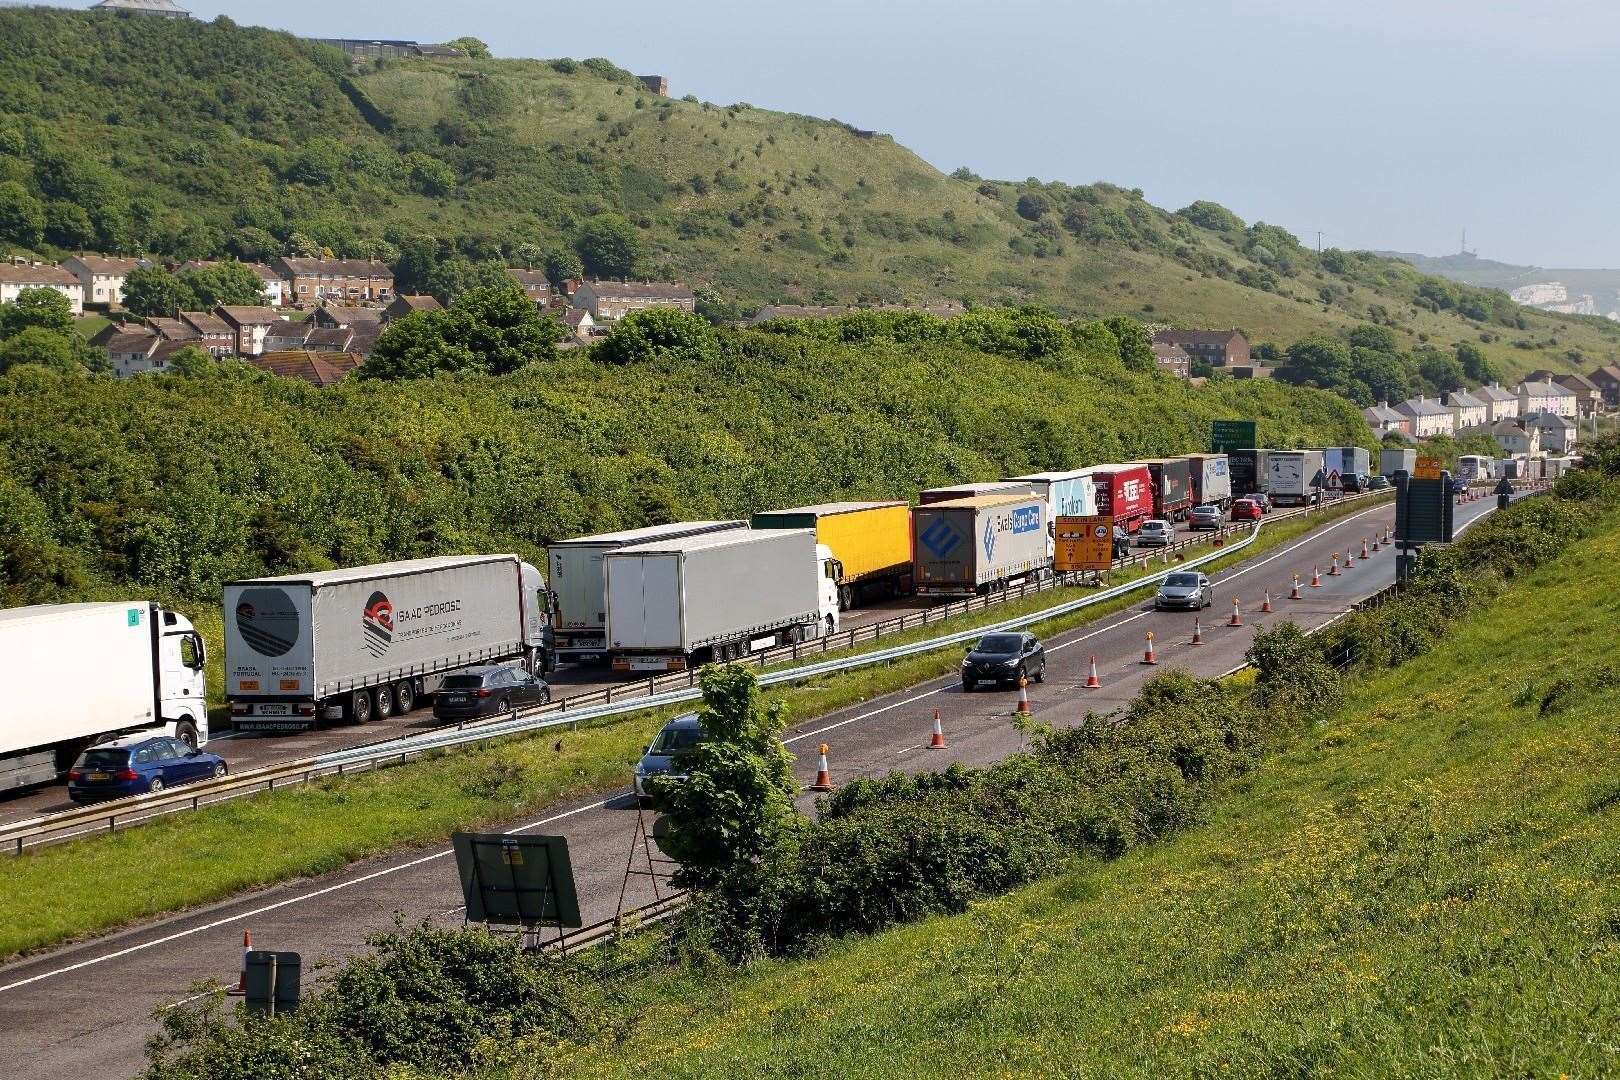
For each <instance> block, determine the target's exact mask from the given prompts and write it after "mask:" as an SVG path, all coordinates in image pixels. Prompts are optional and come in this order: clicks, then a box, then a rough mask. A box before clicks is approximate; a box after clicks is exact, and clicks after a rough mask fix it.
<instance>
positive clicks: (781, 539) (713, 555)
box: [603, 529, 838, 672]
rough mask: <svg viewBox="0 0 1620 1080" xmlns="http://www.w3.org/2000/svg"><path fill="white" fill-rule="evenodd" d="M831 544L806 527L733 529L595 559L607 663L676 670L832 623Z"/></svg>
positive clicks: (829, 628)
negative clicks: (603, 586)
mask: <svg viewBox="0 0 1620 1080" xmlns="http://www.w3.org/2000/svg"><path fill="white" fill-rule="evenodd" d="M832 561H833V556H832V552H831V551H830V550H829V549H828V548H827V547H826V545H824V544H818V543H816V533H815V530H813V529H737V530H726V531H724V532H716V533H705V534H703V535H701V536H683V537H677V538H675V539H670V540H659V541H654V542H653V543H649V544H637V545H635V546H633V547H626V548H619V549H618V550H617V551H611V552H609V553H608V555H607V558H606V559H605V560H604V561H603V569H604V572H605V574H606V577H607V628H608V655H609V657H610V658H611V660H612V664H613V670H615V671H638V672H656V671H681V670H684V669H686V668H688V667H691V666H694V665H696V664H700V663H706V662H708V661H710V660H714V661H718V662H722V663H724V662H726V661H730V660H736V659H738V658H740V657H742V656H745V655H747V654H748V653H750V652H754V651H756V650H759V649H769V648H773V647H775V646H778V645H788V644H792V643H794V642H799V641H804V640H807V639H810V638H816V637H821V636H824V635H829V634H833V633H836V632H837V631H838V587H837V583H836V582H835V580H834V578H833V576H832V575H833V570H832V566H831V563H832Z"/></svg>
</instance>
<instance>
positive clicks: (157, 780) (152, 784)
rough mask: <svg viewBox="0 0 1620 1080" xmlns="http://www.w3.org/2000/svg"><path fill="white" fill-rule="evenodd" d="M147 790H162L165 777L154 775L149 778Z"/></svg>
mask: <svg viewBox="0 0 1620 1080" xmlns="http://www.w3.org/2000/svg"><path fill="white" fill-rule="evenodd" d="M146 790H147V791H148V792H153V791H162V790H163V777H161V776H154V777H152V779H150V780H148V781H147V782H146Z"/></svg>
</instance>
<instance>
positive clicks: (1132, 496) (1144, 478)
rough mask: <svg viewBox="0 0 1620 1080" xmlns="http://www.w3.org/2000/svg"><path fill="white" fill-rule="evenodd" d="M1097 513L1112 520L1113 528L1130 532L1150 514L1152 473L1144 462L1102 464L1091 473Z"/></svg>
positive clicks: (1151, 506)
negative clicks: (1139, 463) (1134, 463)
mask: <svg viewBox="0 0 1620 1080" xmlns="http://www.w3.org/2000/svg"><path fill="white" fill-rule="evenodd" d="M1092 480H1093V482H1094V483H1095V486H1096V492H1097V513H1099V514H1107V515H1109V516H1111V517H1112V518H1113V519H1114V527H1115V528H1119V529H1124V530H1125V531H1126V532H1127V533H1133V532H1136V531H1137V530H1139V529H1140V528H1141V527H1142V522H1144V521H1146V520H1147V519H1148V518H1150V517H1152V516H1153V474H1152V473H1151V472H1149V471H1148V467H1147V466H1146V465H1105V466H1103V467H1101V468H1099V469H1098V470H1097V471H1096V472H1094V473H1092Z"/></svg>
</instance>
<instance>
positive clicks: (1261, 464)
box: [1226, 450, 1271, 499]
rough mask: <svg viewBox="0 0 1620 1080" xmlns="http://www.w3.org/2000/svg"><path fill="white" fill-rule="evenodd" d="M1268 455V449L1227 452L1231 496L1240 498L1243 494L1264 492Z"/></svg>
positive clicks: (1269, 454)
mask: <svg viewBox="0 0 1620 1080" xmlns="http://www.w3.org/2000/svg"><path fill="white" fill-rule="evenodd" d="M1270 456H1271V451H1270V450H1230V451H1228V452H1227V455H1226V464H1227V468H1228V470H1229V471H1230V472H1231V474H1232V497H1233V498H1236V499H1241V498H1242V497H1243V496H1245V495H1255V494H1265V491H1266V479H1267V477H1266V462H1267V460H1268V458H1269V457H1270Z"/></svg>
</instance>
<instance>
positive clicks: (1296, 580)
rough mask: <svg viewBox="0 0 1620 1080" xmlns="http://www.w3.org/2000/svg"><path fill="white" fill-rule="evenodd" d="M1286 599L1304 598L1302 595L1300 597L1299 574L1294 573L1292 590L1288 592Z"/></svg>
mask: <svg viewBox="0 0 1620 1080" xmlns="http://www.w3.org/2000/svg"><path fill="white" fill-rule="evenodd" d="M1288 599H1290V600H1303V599H1304V597H1302V596H1301V595H1300V594H1299V575H1298V574H1295V575H1294V591H1293V592H1291V593H1289V594H1288Z"/></svg>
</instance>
